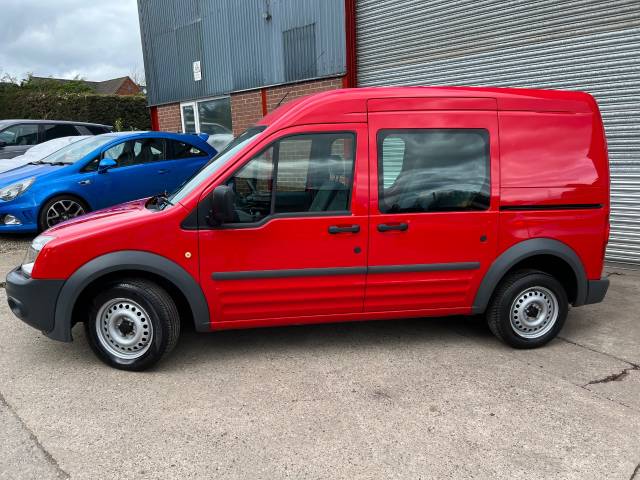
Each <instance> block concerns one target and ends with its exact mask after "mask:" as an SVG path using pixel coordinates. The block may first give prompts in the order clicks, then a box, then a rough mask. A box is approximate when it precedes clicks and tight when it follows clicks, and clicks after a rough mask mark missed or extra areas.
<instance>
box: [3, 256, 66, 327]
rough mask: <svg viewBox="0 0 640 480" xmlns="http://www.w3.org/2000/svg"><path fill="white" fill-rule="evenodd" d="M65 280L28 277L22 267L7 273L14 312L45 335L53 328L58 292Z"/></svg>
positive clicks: (7, 285) (7, 286)
mask: <svg viewBox="0 0 640 480" xmlns="http://www.w3.org/2000/svg"><path fill="white" fill-rule="evenodd" d="M63 284H64V280H41V279H34V278H30V277H27V276H26V275H25V274H24V273H22V270H21V269H20V267H18V268H15V269H13V270H12V271H11V272H9V274H8V275H7V281H6V286H5V289H6V291H7V302H8V303H9V308H10V309H11V311H12V312H13V314H14V315H15V316H16V317H18V318H19V319H20V320H22V321H23V322H25V323H26V324H27V325H30V326H32V327H33V328H37V329H38V330H41V331H42V332H43V333H44V334H45V335H46V334H48V333H49V332H51V331H52V330H53V326H54V318H55V311H56V302H57V300H58V294H59V293H60V290H61V289H62V285H63Z"/></svg>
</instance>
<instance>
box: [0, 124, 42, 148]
mask: <svg viewBox="0 0 640 480" xmlns="http://www.w3.org/2000/svg"><path fill="white" fill-rule="evenodd" d="M0 140H2V141H3V142H5V143H6V144H7V145H11V146H16V145H35V144H36V143H38V125H36V124H33V123H21V124H19V125H12V126H11V127H7V128H5V129H4V130H2V131H1V132H0Z"/></svg>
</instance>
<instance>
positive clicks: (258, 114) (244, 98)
mask: <svg viewBox="0 0 640 480" xmlns="http://www.w3.org/2000/svg"><path fill="white" fill-rule="evenodd" d="M260 118H262V93H261V91H260V90H251V91H249V92H240V93H232V94H231V122H232V124H233V134H234V135H239V134H240V133H242V132H243V131H244V130H246V129H247V127H250V126H251V125H253V124H254V123H256V120H257V119H260Z"/></svg>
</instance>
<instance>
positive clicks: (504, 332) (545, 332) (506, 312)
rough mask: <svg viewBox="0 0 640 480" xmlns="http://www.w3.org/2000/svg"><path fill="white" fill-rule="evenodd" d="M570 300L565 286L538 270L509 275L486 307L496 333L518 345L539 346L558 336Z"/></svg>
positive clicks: (521, 346) (508, 342) (489, 321)
mask: <svg viewBox="0 0 640 480" xmlns="http://www.w3.org/2000/svg"><path fill="white" fill-rule="evenodd" d="M568 310H569V302H568V300H567V294H566V292H565V289H564V288H563V286H562V285H561V284H560V282H558V280H556V279H555V278H554V277H552V276H551V275H549V274H547V273H544V272H541V271H538V270H521V271H518V272H514V273H512V274H510V275H508V276H507V277H506V278H505V279H504V280H503V281H502V282H501V283H500V285H499V286H498V288H497V289H496V292H495V293H494V295H493V298H492V299H491V303H490V304H489V308H488V310H487V323H488V324H489V328H490V329H491V331H492V332H493V334H494V335H495V336H496V337H498V338H499V339H500V340H502V341H503V342H505V343H507V344H508V345H511V346H512V347H515V348H536V347H541V346H542V345H544V344H546V343H548V342H549V341H551V340H552V339H553V338H555V337H556V335H558V332H560V330H561V329H562V327H563V325H564V322H565V320H566V318H567V312H568Z"/></svg>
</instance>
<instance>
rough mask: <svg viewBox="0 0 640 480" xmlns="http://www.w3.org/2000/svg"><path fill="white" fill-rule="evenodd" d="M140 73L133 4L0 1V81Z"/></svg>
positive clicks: (132, 0) (121, 0)
mask: <svg viewBox="0 0 640 480" xmlns="http://www.w3.org/2000/svg"><path fill="white" fill-rule="evenodd" d="M27 73H33V75H35V76H41V77H49V76H52V77H57V78H74V77H75V76H80V77H81V78H83V79H85V80H107V79H109V78H116V77H122V76H125V75H132V74H135V75H139V76H141V75H144V66H143V63H142V46H141V43H140V25H139V24H138V7H137V2H136V0H0V77H2V76H4V75H5V74H9V75H11V76H15V77H18V78H23V77H24V76H26V74H27Z"/></svg>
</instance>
